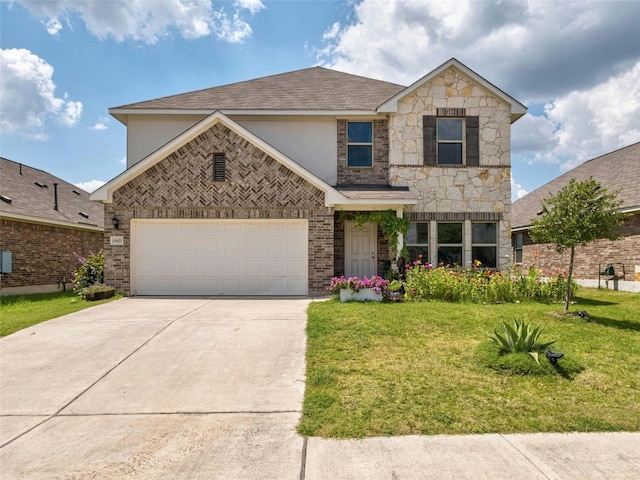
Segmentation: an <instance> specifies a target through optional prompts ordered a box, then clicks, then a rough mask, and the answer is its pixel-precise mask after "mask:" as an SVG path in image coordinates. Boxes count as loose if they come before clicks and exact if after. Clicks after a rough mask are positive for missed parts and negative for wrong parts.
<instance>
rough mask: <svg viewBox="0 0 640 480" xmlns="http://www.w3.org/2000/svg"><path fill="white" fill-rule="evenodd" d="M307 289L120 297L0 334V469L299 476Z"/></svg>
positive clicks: (9, 473) (19, 473)
mask: <svg viewBox="0 0 640 480" xmlns="http://www.w3.org/2000/svg"><path fill="white" fill-rule="evenodd" d="M309 302H310V300H309V299H301V298H295V299H250V300H248V299H175V298H174V299H156V298H154V299H151V298H126V299H122V300H118V301H115V302H112V303H109V304H106V305H101V306H97V307H94V308H91V309H88V310H85V311H82V312H78V313H75V314H72V315H68V316H65V317H61V318H59V319H56V320H52V321H49V322H46V323H43V324H40V325H36V326H34V327H31V328H28V329H26V330H23V331H20V332H17V333H15V334H13V335H10V336H9V337H5V338H3V339H2V340H0V358H1V362H2V363H1V368H0V381H1V385H0V386H1V390H0V413H1V417H0V445H3V446H2V448H1V450H0V472H1V475H2V478H3V479H4V478H6V479H17V478H29V479H32V478H34V479H35V478H42V479H51V478H110V479H112V478H149V479H152V478H153V479H159V478H181V479H182V478H184V479H195V478H202V479H205V478H206V479H212V478H225V479H226V478H229V479H233V478H247V479H248V478H265V479H267V478H268V479H275V478H281V479H286V478H291V479H294V478H296V479H297V478H299V476H300V469H301V455H302V450H303V439H302V438H301V437H298V436H297V435H296V433H295V427H296V425H297V423H298V420H299V417H300V411H301V407H302V396H303V392H304V351H305V334H304V328H305V325H306V315H305V312H306V308H307V305H308V304H309Z"/></svg>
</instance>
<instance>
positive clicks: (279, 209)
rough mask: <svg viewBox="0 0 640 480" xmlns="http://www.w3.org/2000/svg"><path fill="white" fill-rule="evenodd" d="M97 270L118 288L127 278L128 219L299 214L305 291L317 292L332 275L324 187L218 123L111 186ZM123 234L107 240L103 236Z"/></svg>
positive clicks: (330, 223)
mask: <svg viewBox="0 0 640 480" xmlns="http://www.w3.org/2000/svg"><path fill="white" fill-rule="evenodd" d="M214 152H223V153H225V154H226V158H227V162H226V181H225V182H213V181H212V168H213V158H212V153H214ZM113 214H115V215H116V216H117V217H118V218H119V219H120V229H119V230H118V231H113V229H112V227H109V228H107V229H106V231H105V240H104V248H105V252H106V259H105V277H106V278H108V279H109V282H110V283H111V284H114V285H115V286H117V287H118V288H119V289H120V290H121V291H123V292H125V293H126V294H130V293H131V284H130V276H131V274H130V248H131V238H130V226H131V219H137V218H139V219H143V218H146V219H149V218H176V219H184V218H192V219H250V218H251V219H303V218H304V219H307V220H308V221H309V244H308V252H309V264H308V269H309V280H308V288H309V294H310V295H318V294H325V293H326V288H327V286H328V285H329V282H330V280H331V277H332V276H333V211H332V209H330V208H327V207H325V205H324V193H323V192H322V191H321V190H319V189H317V188H316V187H314V186H313V185H311V184H310V183H308V182H307V181H306V180H304V179H303V178H302V177H300V176H298V175H297V174H295V173H293V172H292V171H291V170H289V169H287V168H286V167H284V166H283V165H282V164H280V163H279V162H277V161H276V160H274V159H273V158H271V157H270V156H268V155H267V154H265V153H264V152H263V151H261V150H260V149H258V148H256V147H255V146H254V145H253V144H251V143H250V142H248V141H246V140H244V139H243V138H241V137H239V136H238V135H236V134H235V133H233V132H232V131H231V130H229V129H228V128H226V127H224V126H223V125H221V124H218V125H215V126H214V127H212V128H211V129H209V130H207V131H206V132H204V133H203V134H201V135H200V136H198V137H197V138H195V139H194V140H192V141H191V142H189V143H188V144H186V145H185V146H184V147H182V148H180V149H178V150H177V151H176V152H174V153H172V154H171V155H169V156H168V157H167V158H165V159H164V160H162V161H160V162H159V163H158V164H156V165H155V166H153V167H151V168H150V169H148V170H147V171H145V172H144V173H142V174H140V175H139V176H138V177H136V178H135V179H133V180H132V181H130V182H129V183H127V184H126V185H124V186H123V187H121V188H120V189H118V190H117V191H115V192H114V195H113V203H111V204H106V205H105V218H111V217H112V216H113ZM110 235H120V236H123V237H124V242H125V244H124V246H110V245H109V240H108V239H109V236H110Z"/></svg>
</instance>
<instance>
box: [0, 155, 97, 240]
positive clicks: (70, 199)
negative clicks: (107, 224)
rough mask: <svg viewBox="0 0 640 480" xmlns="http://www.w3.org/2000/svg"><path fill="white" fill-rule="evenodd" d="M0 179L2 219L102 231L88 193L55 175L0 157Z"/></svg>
mask: <svg viewBox="0 0 640 480" xmlns="http://www.w3.org/2000/svg"><path fill="white" fill-rule="evenodd" d="M0 178H1V182H0V195H1V196H2V198H3V200H1V201H0V216H2V217H7V218H14V219H18V220H24V221H30V222H38V223H48V224H55V225H62V226H73V227H77V228H83V229H103V228H104V209H103V208H102V206H101V205H98V204H96V203H94V202H92V201H90V200H89V194H88V193H87V192H85V191H84V190H82V189H81V188H79V187H76V186H75V185H72V184H71V183H69V182H66V181H64V180H62V179H61V178H58V177H56V176H55V175H52V174H50V173H48V172H45V171H43V170H39V169H37V168H32V167H29V166H27V165H23V164H21V163H18V162H14V161H12V160H8V159H6V158H0ZM55 184H57V187H56V185H55ZM56 190H57V192H56ZM56 193H57V209H56V208H55V207H56Z"/></svg>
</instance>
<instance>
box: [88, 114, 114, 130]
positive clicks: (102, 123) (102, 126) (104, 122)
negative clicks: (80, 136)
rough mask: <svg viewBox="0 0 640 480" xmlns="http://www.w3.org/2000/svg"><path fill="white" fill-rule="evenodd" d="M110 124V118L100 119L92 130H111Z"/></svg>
mask: <svg viewBox="0 0 640 480" xmlns="http://www.w3.org/2000/svg"><path fill="white" fill-rule="evenodd" d="M110 122H111V119H109V118H108V117H100V118H98V121H97V122H96V123H95V125H93V126H92V127H90V128H91V130H107V129H108V128H109V123H110Z"/></svg>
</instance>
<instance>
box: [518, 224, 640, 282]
mask: <svg viewBox="0 0 640 480" xmlns="http://www.w3.org/2000/svg"><path fill="white" fill-rule="evenodd" d="M515 233H523V242H522V267H523V268H529V267H531V266H535V267H536V268H540V269H542V272H543V274H545V275H548V274H551V273H556V272H567V270H568V268H569V252H568V251H567V252H565V253H563V254H562V255H560V254H559V253H557V252H556V250H555V247H554V246H553V245H551V244H536V243H533V241H532V240H531V238H530V237H529V234H528V232H526V231H525V232H515ZM515 233H514V234H513V235H514V241H513V244H514V245H515ZM619 233H620V235H621V237H620V238H619V239H618V240H616V241H613V242H612V241H611V240H607V239H601V240H597V241H596V242H593V243H590V244H588V245H585V246H584V247H576V253H575V258H574V275H575V277H576V278H579V279H596V280H597V279H598V271H599V270H598V265H599V264H600V266H601V268H604V266H605V265H606V264H608V263H612V264H615V268H616V269H617V270H618V272H619V273H622V272H621V271H620V267H619V264H623V265H624V270H625V277H624V280H628V281H634V280H636V281H640V278H635V267H636V265H638V266H640V213H636V214H634V215H633V216H632V217H630V218H629V219H628V220H627V221H626V222H625V223H624V225H622V227H621V228H620V230H619ZM514 255H515V252H514Z"/></svg>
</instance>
